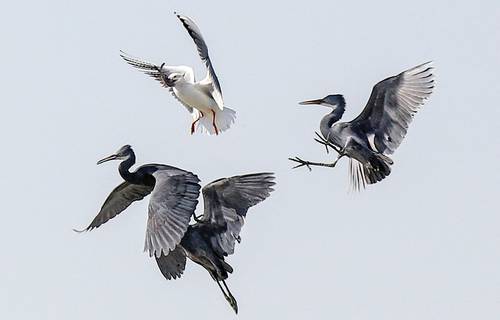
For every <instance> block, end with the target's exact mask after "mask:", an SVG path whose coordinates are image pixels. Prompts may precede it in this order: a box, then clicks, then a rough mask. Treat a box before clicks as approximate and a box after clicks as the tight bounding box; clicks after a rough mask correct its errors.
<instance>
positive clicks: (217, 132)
mask: <svg viewBox="0 0 500 320" xmlns="http://www.w3.org/2000/svg"><path fill="white" fill-rule="evenodd" d="M212 115H213V118H212V125H213V126H214V129H215V134H216V135H219V129H217V125H216V124H215V111H214V110H212Z"/></svg>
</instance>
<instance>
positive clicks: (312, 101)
mask: <svg viewBox="0 0 500 320" xmlns="http://www.w3.org/2000/svg"><path fill="white" fill-rule="evenodd" d="M322 103H323V99H315V100H306V101H302V102H299V104H300V105H302V106H306V105H310V104H322Z"/></svg>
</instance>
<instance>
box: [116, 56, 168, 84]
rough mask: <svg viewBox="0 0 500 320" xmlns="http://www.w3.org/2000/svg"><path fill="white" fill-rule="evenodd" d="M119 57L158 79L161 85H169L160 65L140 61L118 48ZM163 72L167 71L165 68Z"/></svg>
mask: <svg viewBox="0 0 500 320" xmlns="http://www.w3.org/2000/svg"><path fill="white" fill-rule="evenodd" d="M120 57H122V59H123V60H125V62H127V63H128V64H129V65H131V66H132V67H134V68H136V69H139V70H140V71H142V72H143V73H144V74H146V75H148V76H150V77H151V78H153V79H155V80H157V81H159V82H160V83H161V85H162V86H164V87H165V88H168V87H169V86H168V85H167V83H166V82H165V81H164V79H163V77H162V68H161V67H160V66H157V65H156V64H154V63H150V62H146V61H142V60H140V59H138V58H135V57H131V56H130V55H128V54H127V53H125V52H123V51H121V50H120ZM163 67H164V66H163ZM164 72H165V73H168V71H167V70H165V71H164ZM167 76H168V74H167Z"/></svg>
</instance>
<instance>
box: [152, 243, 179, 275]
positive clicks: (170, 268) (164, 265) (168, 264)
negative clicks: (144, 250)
mask: <svg viewBox="0 0 500 320" xmlns="http://www.w3.org/2000/svg"><path fill="white" fill-rule="evenodd" d="M156 263H157V264H158V268H160V271H161V273H162V274H163V276H164V277H165V278H167V280H171V279H177V278H180V277H181V275H182V273H183V272H184V269H185V268H186V253H185V252H184V249H183V248H182V247H181V246H180V245H178V246H176V247H175V249H174V250H172V251H170V252H169V253H168V254H167V255H164V254H163V253H162V254H161V256H160V257H158V258H156Z"/></svg>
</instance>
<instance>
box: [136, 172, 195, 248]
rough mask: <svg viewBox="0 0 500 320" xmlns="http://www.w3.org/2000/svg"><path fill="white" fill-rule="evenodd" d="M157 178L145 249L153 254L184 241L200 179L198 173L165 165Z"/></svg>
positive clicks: (150, 207) (150, 205)
mask: <svg viewBox="0 0 500 320" xmlns="http://www.w3.org/2000/svg"><path fill="white" fill-rule="evenodd" d="M153 176H154V178H155V179H156V182H155V187H154V189H153V192H152V193H151V199H150V200H149V209H148V224H147V230H146V240H145V244H144V251H147V252H148V253H149V255H150V256H153V255H154V256H155V257H159V256H160V255H161V253H162V252H163V254H168V253H169V251H170V250H173V249H174V248H175V246H176V245H177V244H179V242H180V241H181V239H182V237H183V236H184V233H185V232H186V230H187V227H188V225H189V221H190V220H191V216H192V215H193V213H194V210H195V208H196V205H197V204H198V195H199V193H200V185H199V184H198V182H199V181H200V180H199V179H198V177H197V176H196V175H194V174H193V173H191V172H187V171H184V170H181V169H177V168H173V167H169V166H164V168H162V169H159V170H157V171H155V172H154V173H153Z"/></svg>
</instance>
